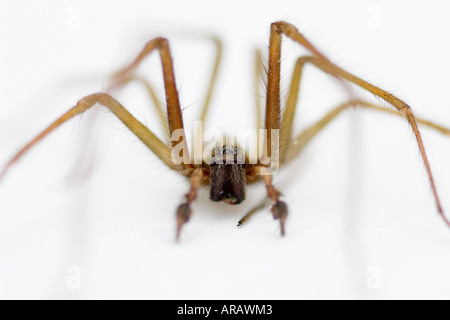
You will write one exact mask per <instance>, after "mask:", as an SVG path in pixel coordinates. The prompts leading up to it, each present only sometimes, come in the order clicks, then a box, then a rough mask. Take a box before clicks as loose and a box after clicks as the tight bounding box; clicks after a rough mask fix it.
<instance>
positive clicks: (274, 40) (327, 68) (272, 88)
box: [266, 21, 450, 226]
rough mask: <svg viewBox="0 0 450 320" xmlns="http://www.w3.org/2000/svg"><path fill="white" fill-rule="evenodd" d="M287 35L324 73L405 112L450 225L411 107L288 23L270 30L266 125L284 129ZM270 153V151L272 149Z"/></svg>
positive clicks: (273, 25) (437, 198) (435, 192)
mask: <svg viewBox="0 0 450 320" xmlns="http://www.w3.org/2000/svg"><path fill="white" fill-rule="evenodd" d="M283 34H284V35H285V36H287V37H288V38H290V39H292V40H293V41H294V42H297V43H298V44H300V45H301V46H303V47H305V48H306V49H308V50H309V51H310V52H311V53H312V54H313V55H314V56H309V57H303V59H305V62H309V63H311V64H313V65H315V66H316V67H318V68H319V69H321V70H322V71H323V72H325V73H328V74H330V75H332V76H335V77H337V78H341V79H345V80H347V81H349V82H351V83H353V84H356V85H357V86H359V87H361V88H363V89H365V90H367V91H369V92H371V93H372V94H374V95H376V96H378V97H380V98H382V99H383V100H385V101H386V102H388V103H389V104H391V105H392V106H393V107H394V108H396V109H397V110H398V111H399V112H400V113H402V114H404V116H405V117H406V119H407V120H408V122H409V124H410V126H411V128H412V129H413V132H414V135H415V137H416V140H417V144H418V147H419V150H420V153H421V155H422V159H423V162H424V165H425V169H426V171H427V175H428V178H429V181H430V185H431V189H432V192H433V196H434V199H435V202H436V206H437V210H438V212H439V214H440V215H441V216H442V217H443V218H444V220H445V222H446V223H447V224H448V225H449V226H450V221H449V220H447V219H446V218H445V216H444V212H443V210H442V206H441V203H440V199H439V196H438V193H437V188H436V185H435V182H434V179H433V174H432V172H431V167H430V164H429V161H428V158H427V155H426V152H425V147H424V144H423V141H422V138H421V135H420V132H419V129H418V126H417V121H416V118H415V117H414V115H413V113H412V111H411V108H410V107H409V106H408V105H407V104H406V103H405V102H403V101H402V100H400V99H399V98H397V97H395V96H394V95H392V94H390V93H388V92H386V91H384V90H382V89H380V88H378V87H376V86H374V85H372V84H370V83H368V82H367V81H364V80H362V79H361V78H358V77H356V76H355V75H353V74H351V73H349V72H347V71H345V70H343V69H342V68H340V67H338V66H337V65H335V64H333V63H332V62H331V61H330V60H329V59H328V58H327V57H325V56H324V55H323V54H322V53H321V52H320V51H318V50H317V49H316V48H315V47H314V46H313V45H312V44H311V43H310V42H309V41H308V40H307V39H306V38H305V37H304V36H303V35H302V34H301V33H300V32H299V31H298V30H297V28H296V27H295V26H293V25H291V24H289V23H287V22H284V21H278V22H274V23H272V25H271V30H270V44H269V73H268V82H267V100H266V128H274V129H279V128H280V59H281V38H282V35H283ZM269 141H270V136H269V135H268V139H267V149H268V150H270V143H269ZM269 155H270V151H269Z"/></svg>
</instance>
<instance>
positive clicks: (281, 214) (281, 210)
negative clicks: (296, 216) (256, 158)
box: [261, 168, 288, 236]
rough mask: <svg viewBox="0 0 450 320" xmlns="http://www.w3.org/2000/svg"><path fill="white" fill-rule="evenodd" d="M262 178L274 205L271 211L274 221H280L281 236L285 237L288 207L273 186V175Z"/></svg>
mask: <svg viewBox="0 0 450 320" xmlns="http://www.w3.org/2000/svg"><path fill="white" fill-rule="evenodd" d="M262 169H264V168H262ZM261 177H262V179H263V181H264V183H265V185H266V190H267V196H268V198H269V199H270V201H271V203H272V208H271V209H270V211H271V212H272V215H273V218H274V219H277V220H280V230H281V235H282V236H284V234H285V224H286V218H287V214H288V209H287V205H286V203H285V202H284V201H280V196H281V194H280V192H279V191H278V190H277V189H275V187H274V186H273V184H272V176H271V175H262V176H261Z"/></svg>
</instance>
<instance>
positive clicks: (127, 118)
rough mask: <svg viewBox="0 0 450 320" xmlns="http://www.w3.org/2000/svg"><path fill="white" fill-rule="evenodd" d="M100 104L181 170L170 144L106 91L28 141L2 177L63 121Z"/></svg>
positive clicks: (81, 101)
mask: <svg viewBox="0 0 450 320" xmlns="http://www.w3.org/2000/svg"><path fill="white" fill-rule="evenodd" d="M97 103H98V104H100V105H102V106H104V107H106V108H108V109H109V110H110V111H111V112H112V113H113V114H114V115H115V116H116V117H117V118H119V120H120V121H122V123H123V124H124V125H125V126H126V127H127V128H128V129H130V130H131V132H133V133H134V134H135V135H136V136H137V137H138V138H139V139H140V140H141V141H142V142H143V143H144V144H145V145H146V146H147V147H148V148H149V149H150V150H151V151H153V153H155V154H156V156H158V158H160V159H161V160H162V161H163V162H164V164H166V165H167V166H168V167H169V168H171V169H174V170H178V171H181V169H182V168H180V167H178V166H176V165H175V164H174V163H173V162H172V160H171V150H170V147H169V146H168V145H166V144H165V143H164V142H162V141H161V140H160V139H159V138H158V137H157V136H156V135H155V134H154V133H153V132H151V131H150V130H149V129H148V128H147V127H145V126H144V125H143V124H142V123H141V122H139V121H138V120H137V119H136V118H134V117H133V115H131V113H129V112H128V111H127V110H126V109H125V108H124V107H123V106H122V105H121V104H120V103H119V102H117V100H115V99H114V98H113V97H111V96H110V95H108V94H105V93H95V94H91V95H89V96H86V97H84V98H82V99H81V100H80V101H79V102H78V103H77V105H76V106H74V107H73V108H71V109H70V110H69V111H67V112H66V113H64V114H63V115H62V116H61V117H60V118H58V119H57V120H56V121H54V122H53V123H52V124H51V125H50V126H49V127H48V128H46V129H45V130H44V131H42V132H41V133H40V134H39V135H38V136H37V137H35V138H34V139H33V140H31V141H30V142H29V143H27V144H26V145H25V146H24V147H23V148H22V149H20V150H19V152H17V153H16V155H15V156H14V157H13V158H12V159H11V160H10V161H9V162H8V163H7V164H6V165H5V167H4V168H3V170H2V171H1V173H0V179H1V178H2V177H3V176H4V175H5V173H6V172H7V170H8V168H10V167H11V165H13V164H14V163H15V162H17V161H18V160H19V159H20V158H21V157H22V156H23V155H24V154H25V153H26V152H27V151H28V150H29V149H30V148H31V147H33V146H34V145H35V144H36V143H38V142H39V141H41V140H42V139H43V138H44V137H45V136H47V135H48V134H49V133H51V132H52V131H53V130H55V129H56V128H58V127H59V126H60V125H62V124H63V123H65V122H67V121H68V120H70V119H72V118H73V117H75V116H77V115H79V114H82V113H83V112H85V111H86V110H88V109H90V108H91V107H92V106H94V105H95V104H97Z"/></svg>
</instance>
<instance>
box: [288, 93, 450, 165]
mask: <svg viewBox="0 0 450 320" xmlns="http://www.w3.org/2000/svg"><path fill="white" fill-rule="evenodd" d="M355 106H356V107H361V108H364V109H369V110H374V111H378V112H385V113H388V114H392V115H395V116H398V117H401V118H406V116H405V115H404V114H403V113H401V112H398V111H395V110H392V109H388V108H386V107H383V106H379V105H376V104H373V103H371V102H367V101H364V100H351V101H348V102H345V103H342V104H340V105H338V106H337V107H335V108H333V109H332V110H331V111H329V112H328V113H327V114H326V115H325V116H323V117H322V118H321V119H320V120H318V121H317V122H316V123H314V124H313V125H312V126H310V127H308V128H306V129H305V130H303V131H302V132H300V133H299V134H298V135H297V136H296V137H295V138H293V139H292V140H291V142H290V143H289V148H288V150H287V154H286V158H285V162H286V163H287V162H289V161H291V160H293V159H295V158H296V157H297V156H298V155H299V154H300V153H301V152H302V150H303V149H304V148H305V147H306V145H307V144H308V143H309V142H310V141H311V140H312V138H314V137H315V136H316V135H317V134H318V133H319V132H321V131H322V129H324V127H325V126H326V125H328V124H329V123H330V122H331V121H332V120H334V119H335V118H336V117H337V116H338V115H340V114H341V113H342V112H343V111H345V110H347V109H348V108H350V107H355ZM416 121H417V123H419V124H421V125H423V126H426V127H428V128H430V129H433V130H436V131H437V132H439V133H442V134H445V135H447V136H450V129H449V128H446V127H443V126H441V125H439V124H436V123H434V122H432V121H429V120H425V119H422V118H419V117H416Z"/></svg>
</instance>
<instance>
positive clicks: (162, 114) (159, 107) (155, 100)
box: [122, 75, 170, 138]
mask: <svg viewBox="0 0 450 320" xmlns="http://www.w3.org/2000/svg"><path fill="white" fill-rule="evenodd" d="M133 81H136V82H139V83H140V84H142V85H143V86H144V88H145V90H146V91H147V93H148V96H149V97H150V100H151V101H152V104H153V106H154V107H155V109H156V112H157V114H158V118H159V120H160V122H161V124H163V125H164V129H167V130H166V131H168V128H167V115H166V111H165V110H164V106H163V104H162V103H161V100H160V98H159V97H158V94H157V93H156V91H155V89H154V88H153V86H152V84H151V83H150V82H149V81H148V80H147V79H144V78H143V77H140V76H137V75H133V76H131V77H130V78H128V79H127V81H126V82H124V83H123V84H122V86H123V87H125V86H126V85H127V84H129V83H131V82H133ZM169 138H170V137H169Z"/></svg>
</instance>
